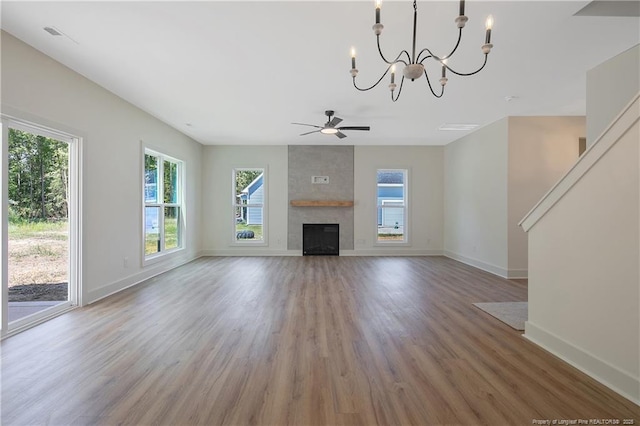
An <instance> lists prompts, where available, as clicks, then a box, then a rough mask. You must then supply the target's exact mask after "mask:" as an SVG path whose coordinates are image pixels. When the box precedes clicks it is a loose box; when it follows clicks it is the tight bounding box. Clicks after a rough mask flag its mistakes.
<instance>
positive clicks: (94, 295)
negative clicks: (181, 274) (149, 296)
mask: <svg viewBox="0 0 640 426" xmlns="http://www.w3.org/2000/svg"><path fill="white" fill-rule="evenodd" d="M201 256H202V253H201V252H198V253H194V254H192V255H189V256H180V257H176V258H174V259H167V261H166V262H158V263H157V264H155V265H153V266H148V267H146V268H144V269H143V270H141V271H140V272H138V273H136V274H133V275H129V276H128V277H125V278H123V279H121V280H118V281H116V282H113V283H111V284H107V285H105V286H102V287H100V288H97V289H94V290H91V291H89V292H88V294H86V295H85V298H84V304H83V305H89V304H91V303H95V302H97V301H98V300H100V299H104V298H105V297H108V296H111V295H112V294H115V293H118V292H120V291H122V290H124V289H127V288H129V287H133V286H134V285H136V284H140V283H141V282H143V281H146V280H148V279H149V278H153V277H155V276H157V275H160V274H162V273H164V272H167V271H170V270H171V269H174V268H177V267H178V266H182V265H185V264H187V263H189V262H191V261H193V260H196V259H197V258H199V257H201Z"/></svg>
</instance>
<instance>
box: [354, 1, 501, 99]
mask: <svg viewBox="0 0 640 426" xmlns="http://www.w3.org/2000/svg"><path fill="white" fill-rule="evenodd" d="M381 3H382V2H381V0H376V23H375V24H374V25H373V27H372V29H373V32H374V33H375V35H376V43H377V45H378V53H380V57H381V58H382V60H383V61H384V62H385V63H386V64H387V65H388V67H387V69H386V71H385V72H384V73H383V74H382V76H381V77H380V78H379V79H378V81H376V82H375V83H374V84H373V86H371V87H366V88H361V87H358V85H357V84H356V76H357V75H358V69H357V68H356V50H355V48H351V77H352V78H353V86H354V87H355V88H356V89H358V90H360V91H362V92H364V91H367V90H371V89H373V88H374V87H376V86H377V85H378V84H379V83H380V82H381V81H382V79H383V78H384V76H385V75H387V73H388V72H389V70H391V83H390V84H389V90H391V100H392V101H393V102H395V101H397V100H398V98H399V97H400V93H402V86H403V84H404V79H405V78H408V79H411V81H413V80H415V79H416V78H419V77H420V76H421V75H422V74H424V76H425V79H426V80H427V85H428V86H429V90H431V93H433V96H435V97H436V98H441V97H442V95H444V86H445V85H446V84H447V81H448V80H449V79H448V78H447V70H449V71H450V72H452V73H453V74H456V75H459V76H462V77H467V76H470V75H474V74H477V73H479V72H480V71H481V70H482V69H483V68H484V67H485V65H486V64H487V58H488V55H489V52H491V48H492V47H493V44H491V29H492V27H493V17H492V16H491V15H489V17H488V18H487V20H486V30H487V32H486V34H485V42H484V44H483V45H482V53H484V62H483V63H482V66H480V68H478V69H477V70H475V71H473V72H468V73H462V72H458V71H456V70H454V69H453V68H451V67H450V66H449V65H448V64H447V61H448V59H449V58H450V57H451V56H453V54H454V53H455V51H456V50H457V49H458V46H459V45H460V41H461V40H462V29H463V28H464V26H465V24H466V23H467V21H468V20H469V18H467V17H466V16H465V14H464V7H465V5H464V0H460V14H459V15H458V17H457V18H456V19H455V23H456V25H457V26H458V29H459V32H458V41H457V42H456V44H455V46H454V48H453V50H451V52H450V53H449V54H448V55H444V56H437V55H435V54H433V52H431V50H429V49H427V48H425V49H422V50H421V51H420V52H419V53H418V55H416V25H417V21H418V6H417V4H416V0H414V1H413V45H412V50H411V55H409V52H408V51H406V50H403V51H402V52H400V53H399V54H398V56H396V58H395V59H394V60H392V61H389V60H387V58H386V57H385V56H384V54H383V53H382V49H381V47H380V34H381V33H382V29H383V28H384V25H382V24H381V23H380V8H381ZM429 58H431V59H433V60H434V61H436V62H439V63H440V64H442V76H441V78H440V80H439V81H440V86H441V89H440V93H436V92H435V91H434V90H433V86H431V81H430V80H429V75H428V74H427V71H426V70H425V68H424V65H423V62H424V61H426V60H427V59H429ZM396 64H403V65H404V69H403V70H402V80H400V88H399V89H398V93H397V95H395V96H394V94H395V90H396V88H397V87H398V86H397V84H396V82H395V77H396V75H395V74H396Z"/></svg>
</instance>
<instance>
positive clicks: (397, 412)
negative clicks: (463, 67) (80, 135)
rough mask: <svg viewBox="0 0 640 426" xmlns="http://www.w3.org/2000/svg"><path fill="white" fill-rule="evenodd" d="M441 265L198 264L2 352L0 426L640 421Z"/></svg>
mask: <svg viewBox="0 0 640 426" xmlns="http://www.w3.org/2000/svg"><path fill="white" fill-rule="evenodd" d="M526 296H527V286H526V281H522V280H520V281H509V280H504V279H500V278H498V277H495V276H493V275H491V274H488V273H485V272H482V271H479V270H477V269H474V268H471V267H469V266H466V265H463V264H461V263H458V262H456V261H453V260H451V259H447V258H443V257H411V258H405V257H280V258H279V257H244V258H243V257H229V258H201V259H198V260H196V261H194V262H192V263H190V264H188V265H185V266H183V267H181V268H178V269H175V270H173V271H170V272H168V273H166V274H163V275H161V276H159V277H156V278H154V279H151V280H149V281H148V282H145V283H143V284H140V285H138V286H136V287H134V288H131V289H128V290H125V291H123V292H121V293H118V294H116V295H114V296H111V297H109V298H107V299H104V300H102V301H100V302H97V303H95V304H93V305H90V306H87V307H85V308H82V309H76V310H74V311H72V312H70V313H68V314H66V315H63V316H61V317H58V318H56V319H54V320H52V321H49V322H47V323H45V324H42V325H40V326H38V327H35V328H33V329H30V330H27V331H25V332H23V333H21V334H18V335H16V336H13V337H10V338H8V339H5V341H3V342H2V344H1V361H2V370H1V373H2V377H1V385H2V389H1V397H2V399H1V406H0V410H1V411H2V417H1V422H2V424H3V425H40V424H56V425H57V424H64V425H67V424H79V425H94V424H105V425H116V424H118V425H147V424H148V425H151V424H154V425H222V424H229V425H374V424H384V425H392V424H393V425H398V424H412V425H483V424H486V425H531V424H532V422H533V420H536V419H538V420H546V419H549V420H554V419H557V420H577V419H586V420H589V419H620V420H622V419H634V421H635V424H638V422H640V407H638V406H637V405H635V404H633V403H631V402H629V401H627V400H626V399H624V398H622V397H620V396H618V395H617V394H615V393H614V392H612V391H610V390H609V389H607V388H606V387H604V386H603V385H601V384H599V383H597V382H596V381H594V380H593V379H591V378H589V377H588V376H586V375H584V374H582V373H581V372H579V371H577V370H576V369H574V368H573V367H571V366H569V365H567V364H565V363H563V362H561V361H559V360H558V359H557V358H555V357H553V356H552V355H550V354H548V353H547V352H545V351H543V350H542V349H540V348H538V347H537V346H535V345H533V344H532V343H530V342H529V341H527V340H526V339H524V338H523V337H522V336H521V332H518V331H516V330H513V329H511V328H510V327H508V326H507V325H505V324H503V323H502V322H500V321H498V320H496V319H494V318H493V317H491V316H489V315H488V314H486V313H484V312H483V311H481V310H480V309H477V308H475V307H474V306H472V303H474V302H501V301H523V300H526Z"/></svg>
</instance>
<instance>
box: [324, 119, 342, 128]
mask: <svg viewBox="0 0 640 426" xmlns="http://www.w3.org/2000/svg"><path fill="white" fill-rule="evenodd" d="M341 121H342V118H339V117H333V118H332V119H331V121H329V122H328V123H327V126H329V127H336V125H337V124H338V123H340V122H341Z"/></svg>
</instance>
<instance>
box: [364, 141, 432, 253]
mask: <svg viewBox="0 0 640 426" xmlns="http://www.w3.org/2000/svg"><path fill="white" fill-rule="evenodd" d="M443 154H444V148H443V147H441V146H356V147H355V151H354V198H355V200H354V201H355V205H354V242H355V250H354V253H355V254H388V255H392V254H397V255H400V254H404V255H411V254H418V255H426V254H441V253H442V247H443V241H444V228H443V214H444V210H443V194H444V192H443V186H444V185H443V183H444V182H443V178H444V175H443V170H444V169H443ZM383 168H387V169H409V185H408V189H409V212H408V213H409V220H410V226H409V230H408V232H409V234H408V240H409V244H408V245H407V246H397V247H390V246H388V245H386V246H385V245H379V244H376V238H377V237H376V236H377V216H376V215H377V209H376V202H377V199H376V170H377V169H383Z"/></svg>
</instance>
